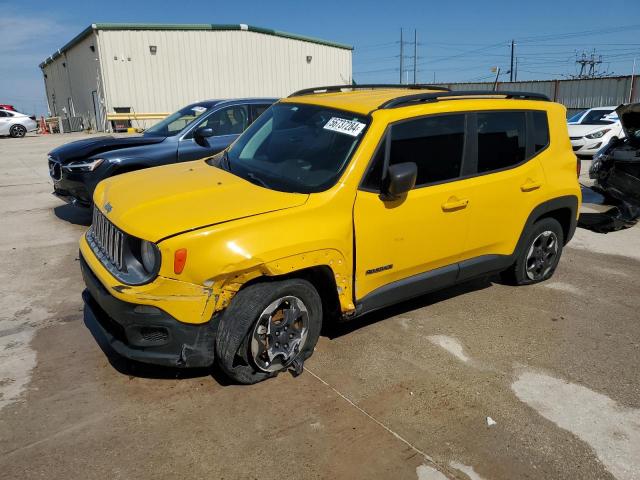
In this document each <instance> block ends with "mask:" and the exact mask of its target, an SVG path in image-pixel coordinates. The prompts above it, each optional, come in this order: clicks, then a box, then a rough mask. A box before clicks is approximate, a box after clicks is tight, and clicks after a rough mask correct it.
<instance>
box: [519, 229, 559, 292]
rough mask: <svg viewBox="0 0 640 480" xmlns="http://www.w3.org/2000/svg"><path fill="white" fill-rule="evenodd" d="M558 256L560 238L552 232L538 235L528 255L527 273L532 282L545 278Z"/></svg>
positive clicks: (548, 231)
mask: <svg viewBox="0 0 640 480" xmlns="http://www.w3.org/2000/svg"><path fill="white" fill-rule="evenodd" d="M557 256H558V236H557V235H556V234H555V233H554V232H552V231H551V230H547V231H544V232H542V233H541V234H540V235H538V236H537V237H536V238H535V239H534V241H533V243H532V244H531V247H530V248H529V252H528V253H527V261H526V266H525V268H526V272H527V277H529V279H530V280H540V279H542V278H544V277H545V276H546V275H547V274H548V273H549V271H550V270H551V269H552V268H553V265H554V263H555V260H556V257H557Z"/></svg>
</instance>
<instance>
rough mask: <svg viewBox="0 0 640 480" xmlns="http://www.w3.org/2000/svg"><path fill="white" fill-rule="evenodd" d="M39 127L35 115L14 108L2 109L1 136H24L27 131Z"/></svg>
mask: <svg viewBox="0 0 640 480" xmlns="http://www.w3.org/2000/svg"><path fill="white" fill-rule="evenodd" d="M37 129H38V124H37V123H36V119H35V117H30V116H29V115H25V114H24V113H20V112H15V111H12V110H2V109H0V136H1V135H10V136H11V137H13V138H22V137H24V136H25V135H26V134H27V132H33V131H35V130H37Z"/></svg>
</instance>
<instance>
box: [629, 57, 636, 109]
mask: <svg viewBox="0 0 640 480" xmlns="http://www.w3.org/2000/svg"><path fill="white" fill-rule="evenodd" d="M635 81H636V59H635V58H634V59H633V68H632V70H631V86H630V87H629V103H631V102H632V101H633V84H634V83H635Z"/></svg>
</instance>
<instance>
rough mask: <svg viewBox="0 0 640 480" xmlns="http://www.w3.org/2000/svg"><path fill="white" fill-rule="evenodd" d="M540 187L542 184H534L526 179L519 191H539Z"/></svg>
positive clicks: (534, 182) (533, 181)
mask: <svg viewBox="0 0 640 480" xmlns="http://www.w3.org/2000/svg"><path fill="white" fill-rule="evenodd" d="M541 186H542V182H536V181H535V180H531V179H530V178H528V179H527V181H526V182H524V183H523V184H522V185H520V190H522V191H523V192H533V191H534V190H537V189H539V188H540V187H541Z"/></svg>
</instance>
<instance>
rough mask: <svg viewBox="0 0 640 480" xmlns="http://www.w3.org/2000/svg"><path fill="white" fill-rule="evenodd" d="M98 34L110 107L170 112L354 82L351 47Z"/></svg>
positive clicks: (220, 35) (267, 38) (248, 37)
mask: <svg viewBox="0 0 640 480" xmlns="http://www.w3.org/2000/svg"><path fill="white" fill-rule="evenodd" d="M98 38H99V43H100V52H101V62H102V71H103V78H104V83H105V86H106V100H107V105H108V109H109V111H110V112H113V109H114V107H131V108H132V109H133V111H135V112H139V113H153V112H172V111H174V110H177V109H178V108H180V107H182V106H184V105H186V104H188V103H191V102H195V101H198V100H204V99H210V98H234V97H254V96H256V97H266V96H275V97H283V96H286V95H289V94H290V93H292V92H293V91H295V90H297V89H301V88H306V87H313V86H318V85H332V84H348V83H351V51H350V50H347V49H340V48H336V47H330V46H325V45H320V44H315V43H311V42H305V41H301V40H294V39H287V38H281V37H276V36H272V35H265V34H261V33H256V32H250V31H237V30H236V31H150V30H142V31H141V30H124V31H122V30H120V31H111V30H109V31H107V30H102V31H99V32H98ZM151 45H153V46H156V47H157V52H156V54H155V55H152V54H151V53H150V50H149V46H151ZM307 56H311V57H312V58H311V61H310V63H307Z"/></svg>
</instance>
